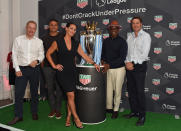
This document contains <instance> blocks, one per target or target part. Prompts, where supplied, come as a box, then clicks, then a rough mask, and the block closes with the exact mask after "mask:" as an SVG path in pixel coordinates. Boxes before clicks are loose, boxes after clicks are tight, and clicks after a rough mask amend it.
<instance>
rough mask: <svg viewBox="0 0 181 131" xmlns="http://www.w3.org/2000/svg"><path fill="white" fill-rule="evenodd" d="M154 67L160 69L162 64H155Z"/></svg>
mask: <svg viewBox="0 0 181 131" xmlns="http://www.w3.org/2000/svg"><path fill="white" fill-rule="evenodd" d="M153 68H154V69H155V70H159V69H160V68H161V64H156V63H155V64H153Z"/></svg>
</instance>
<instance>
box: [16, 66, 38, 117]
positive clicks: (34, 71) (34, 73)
mask: <svg viewBox="0 0 181 131" xmlns="http://www.w3.org/2000/svg"><path fill="white" fill-rule="evenodd" d="M20 70H21V72H22V74H23V75H22V76H21V77H16V80H15V116H16V117H19V118H22V117H23V97H24V94H25V89H26V86H27V82H28V81H29V83H30V92H31V112H32V114H36V113H37V112H38V84H39V72H40V67H39V66H36V67H35V68H32V67H30V66H20Z"/></svg>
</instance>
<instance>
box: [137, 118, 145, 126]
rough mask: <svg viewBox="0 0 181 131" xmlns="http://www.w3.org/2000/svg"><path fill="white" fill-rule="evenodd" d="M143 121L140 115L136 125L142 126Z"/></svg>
mask: <svg viewBox="0 0 181 131" xmlns="http://www.w3.org/2000/svg"><path fill="white" fill-rule="evenodd" d="M144 123H145V117H140V118H139V119H138V121H137V122H136V126H143V125H144Z"/></svg>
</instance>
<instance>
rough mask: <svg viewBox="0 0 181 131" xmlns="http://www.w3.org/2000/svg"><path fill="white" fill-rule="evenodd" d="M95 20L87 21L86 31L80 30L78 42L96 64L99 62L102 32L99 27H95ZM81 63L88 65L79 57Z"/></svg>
mask: <svg viewBox="0 0 181 131" xmlns="http://www.w3.org/2000/svg"><path fill="white" fill-rule="evenodd" d="M96 26H97V22H96V23H95V22H94V21H93V22H92V23H90V22H88V23H87V25H86V31H82V32H81V34H80V44H81V46H82V49H83V50H84V52H85V53H86V54H87V55H88V56H89V57H90V58H91V59H93V60H94V62H95V63H96V64H98V65H100V63H101V51H102V34H101V31H100V30H99V29H97V28H96ZM80 64H81V65H89V63H87V62H85V60H84V59H83V58H82V59H81V63H80Z"/></svg>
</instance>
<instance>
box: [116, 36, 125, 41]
mask: <svg viewBox="0 0 181 131" xmlns="http://www.w3.org/2000/svg"><path fill="white" fill-rule="evenodd" d="M118 39H119V40H121V41H126V40H125V39H124V38H123V37H121V36H118Z"/></svg>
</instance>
